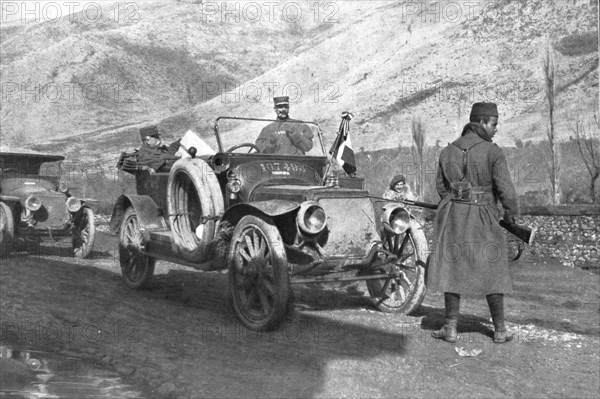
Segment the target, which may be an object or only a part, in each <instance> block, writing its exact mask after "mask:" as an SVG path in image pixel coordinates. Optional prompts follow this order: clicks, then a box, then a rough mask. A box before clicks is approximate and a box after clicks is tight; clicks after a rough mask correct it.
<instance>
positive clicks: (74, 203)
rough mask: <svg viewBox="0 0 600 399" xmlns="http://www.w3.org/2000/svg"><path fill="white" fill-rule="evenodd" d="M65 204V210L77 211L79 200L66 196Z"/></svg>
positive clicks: (79, 204)
mask: <svg viewBox="0 0 600 399" xmlns="http://www.w3.org/2000/svg"><path fill="white" fill-rule="evenodd" d="M65 204H66V206H67V210H68V211H69V212H71V213H75V212H78V211H79V210H80V209H81V201H80V200H78V199H77V198H75V197H69V198H67V202H66V203H65Z"/></svg>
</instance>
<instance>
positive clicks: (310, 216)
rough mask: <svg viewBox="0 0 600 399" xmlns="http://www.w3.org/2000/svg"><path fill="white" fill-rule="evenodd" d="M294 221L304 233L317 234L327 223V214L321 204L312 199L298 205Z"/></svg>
mask: <svg viewBox="0 0 600 399" xmlns="http://www.w3.org/2000/svg"><path fill="white" fill-rule="evenodd" d="M296 222H297V223H298V227H299V228H300V231H301V232H303V233H305V234H311V235H314V234H318V233H320V232H321V231H323V229H324V228H325V225H326V224H327V216H326V215H325V211H324V210H323V208H322V207H321V205H319V204H317V203H316V202H314V201H306V202H303V203H302V204H301V205H300V210H299V211H298V215H296Z"/></svg>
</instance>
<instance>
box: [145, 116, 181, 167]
mask: <svg viewBox="0 0 600 399" xmlns="http://www.w3.org/2000/svg"><path fill="white" fill-rule="evenodd" d="M140 136H141V140H142V146H141V147H140V149H139V151H138V153H137V162H138V164H139V165H141V166H142V169H148V170H150V172H162V171H168V169H169V168H170V166H171V165H170V163H171V161H173V160H175V159H176V156H175V153H176V152H177V150H178V149H179V143H180V141H181V139H179V140H176V141H174V142H173V143H171V144H170V145H168V146H167V145H165V144H164V143H163V141H162V139H161V137H160V133H159V131H158V127H156V126H147V127H143V128H141V129H140Z"/></svg>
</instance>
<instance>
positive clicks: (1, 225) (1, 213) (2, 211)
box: [0, 202, 15, 258]
mask: <svg viewBox="0 0 600 399" xmlns="http://www.w3.org/2000/svg"><path fill="white" fill-rule="evenodd" d="M14 232H15V224H14V221H13V216H12V212H11V211H10V208H9V207H8V205H6V204H5V203H4V202H0V258H3V257H5V256H6V255H8V252H9V251H10V246H11V245H12V241H13V239H14Z"/></svg>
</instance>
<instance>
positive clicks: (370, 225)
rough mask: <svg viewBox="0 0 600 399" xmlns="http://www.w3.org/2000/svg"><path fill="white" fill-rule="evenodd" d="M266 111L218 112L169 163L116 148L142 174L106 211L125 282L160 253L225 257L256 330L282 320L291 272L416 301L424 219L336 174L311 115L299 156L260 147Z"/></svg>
mask: <svg viewBox="0 0 600 399" xmlns="http://www.w3.org/2000/svg"><path fill="white" fill-rule="evenodd" d="M268 122H272V121H266V120H259V119H249V118H236V117H220V118H218V119H217V121H216V123H215V129H214V135H207V136H206V137H202V140H203V144H202V145H200V146H197V148H196V147H194V148H186V149H187V150H188V151H189V153H191V154H192V155H194V156H193V157H187V158H182V159H179V160H177V161H175V162H174V163H173V164H172V166H171V168H170V171H169V172H162V173H155V172H151V171H148V170H143V168H142V167H140V165H139V164H138V163H137V161H136V156H135V153H123V154H121V158H120V160H119V162H118V167H119V168H120V169H121V170H123V171H126V172H129V173H132V174H134V175H135V176H136V185H137V195H123V196H122V197H120V198H119V200H118V201H117V203H116V205H115V208H114V211H113V216H112V220H111V228H112V229H113V231H115V232H116V231H119V232H120V233H119V234H120V263H121V270H122V276H123V280H124V282H125V283H126V284H127V285H128V286H130V287H132V288H142V287H144V286H145V285H146V284H147V283H148V281H149V279H150V278H151V276H152V274H153V271H154V264H155V260H156V259H164V260H167V261H171V262H175V263H179V264H183V265H187V266H190V267H193V268H196V269H199V270H217V269H224V268H227V269H228V271H229V282H230V290H231V294H232V295H231V296H232V299H233V307H234V309H235V312H236V314H237V315H238V317H239V319H240V320H241V321H242V323H243V324H244V325H246V326H247V327H248V328H250V329H253V330H266V329H272V328H276V327H277V326H278V325H279V324H280V323H281V322H282V320H283V319H284V318H285V316H286V314H287V312H288V311H289V309H290V305H291V302H292V300H291V298H292V290H291V288H290V284H291V283H292V284H293V283H323V282H350V281H360V280H366V284H367V288H368V291H369V294H370V297H371V299H372V301H373V303H374V304H375V306H377V307H378V308H379V309H380V310H383V311H388V312H405V313H408V312H411V311H413V310H415V309H416V308H417V307H418V306H419V305H420V303H421V302H422V300H423V297H424V295H425V283H424V274H425V261H426V255H427V252H428V250H427V241H426V239H425V235H424V233H423V230H422V227H421V225H420V224H419V222H418V221H417V220H416V219H415V218H414V217H412V216H411V214H410V213H409V211H407V209H405V207H403V205H402V204H398V203H397V204H389V203H388V204H387V206H386V207H385V209H383V208H384V207H383V204H384V203H383V202H377V200H373V198H372V197H370V196H369V193H368V192H367V191H366V190H365V189H364V180H363V179H362V178H359V177H350V176H345V175H344V176H333V175H332V173H331V170H332V169H331V168H330V162H331V159H330V158H329V157H328V156H327V153H326V151H325V148H324V143H323V137H322V134H321V131H320V129H319V127H318V125H316V124H314V123H308V122H298V123H305V124H307V125H308V126H310V128H311V130H312V131H313V133H314V137H313V143H314V145H313V148H312V149H311V150H310V151H309V152H308V153H306V154H305V155H293V156H292V155H274V154H264V153H260V152H259V149H258V147H257V146H256V145H255V139H256V138H257V136H258V134H259V133H260V131H261V128H262V127H263V126H265V125H266V124H267V123H268ZM198 148H201V150H198ZM211 149H214V150H211ZM380 221H381V223H380Z"/></svg>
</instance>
